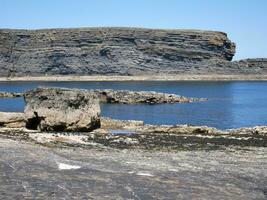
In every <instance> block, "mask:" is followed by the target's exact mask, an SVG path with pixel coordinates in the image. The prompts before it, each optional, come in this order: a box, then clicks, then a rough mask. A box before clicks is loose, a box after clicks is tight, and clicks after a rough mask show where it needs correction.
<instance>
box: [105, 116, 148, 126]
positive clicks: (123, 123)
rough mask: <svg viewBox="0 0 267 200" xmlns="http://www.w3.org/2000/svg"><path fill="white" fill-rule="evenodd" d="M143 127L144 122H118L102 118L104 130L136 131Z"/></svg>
mask: <svg viewBox="0 0 267 200" xmlns="http://www.w3.org/2000/svg"><path fill="white" fill-rule="evenodd" d="M139 126H141V127H143V126H144V122H143V121H139V120H118V119H112V118H109V117H101V128H102V129H136V128H137V127H139Z"/></svg>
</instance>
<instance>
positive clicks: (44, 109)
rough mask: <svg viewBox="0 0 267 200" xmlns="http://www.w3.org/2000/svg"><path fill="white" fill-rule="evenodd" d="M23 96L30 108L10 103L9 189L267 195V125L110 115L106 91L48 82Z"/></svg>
mask: <svg viewBox="0 0 267 200" xmlns="http://www.w3.org/2000/svg"><path fill="white" fill-rule="evenodd" d="M113 92H114V91H112V92H111V94H113ZM119 94H123V93H121V92H119ZM149 94H151V93H149ZM152 94H153V93H152ZM126 95H128V96H131V95H132V93H130V94H128V93H127V94H126ZM23 96H24V98H25V103H26V106H25V112H24V113H7V112H0V155H1V156H0V171H1V172H2V173H0V198H1V197H7V196H8V197H9V198H11V199H21V198H25V199H61V198H62V199H68V198H69V197H70V196H71V197H72V198H76V199H90V198H91V199H101V200H102V199H114V200H115V199H116V200H117V199H155V198H157V199H177V198H185V199H195V198H203V197H205V198H206V199H229V200H230V199H240V198H242V199H246V198H247V197H248V196H249V197H250V199H255V200H256V199H265V198H266V195H267V193H266V191H267V188H266V173H265V172H266V165H267V162H266V160H267V159H266V153H267V152H266V147H267V126H257V127H251V128H240V129H233V130H218V129H215V128H211V127H206V126H192V125H172V126H171V125H149V124H144V122H143V121H136V120H116V119H111V118H105V117H101V115H100V109H99V100H100V99H99V97H100V96H99V94H97V93H95V92H92V91H88V90H77V89H76V90H75V89H72V90H70V89H62V88H61V89H59V88H38V89H34V90H31V91H27V92H25V93H24V94H23ZM163 96H164V95H163ZM117 97H119V98H121V96H120V95H118V96H116V98H117ZM167 97H169V96H168V95H167ZM105 98H106V96H105ZM105 98H104V100H105ZM161 98H162V95H161ZM173 98H174V97H173V96H171V99H173ZM122 99H123V98H122ZM138 99H139V97H138V98H137V100H136V102H137V103H147V101H141V102H140V101H139V100H138ZM102 101H103V98H102ZM157 102H158V101H156V103H157ZM122 103H125V102H124V101H122ZM127 103H128V102H127ZM129 103H132V101H130V102H129ZM161 103H162V102H161ZM163 103H168V101H163ZM163 187H164V189H162V188H163Z"/></svg>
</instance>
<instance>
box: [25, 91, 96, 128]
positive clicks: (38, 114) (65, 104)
mask: <svg viewBox="0 0 267 200" xmlns="http://www.w3.org/2000/svg"><path fill="white" fill-rule="evenodd" d="M24 99H25V102H26V107H25V111H24V112H25V115H26V119H27V127H28V128H32V129H37V128H38V129H40V130H43V131H91V130H93V129H95V128H98V127H99V126H100V119H99V115H100V107H99V100H98V97H97V96H96V95H95V94H94V93H91V92H88V91H86V90H75V89H62V88H61V89H60V88H37V89H34V90H30V91H27V92H26V93H25V94H24Z"/></svg>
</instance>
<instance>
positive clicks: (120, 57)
mask: <svg viewBox="0 0 267 200" xmlns="http://www.w3.org/2000/svg"><path fill="white" fill-rule="evenodd" d="M234 53H235V44H234V43H232V42H231V41H230V40H229V39H228V38H227V35H226V34H225V33H223V32H217V31H201V30H160V29H140V28H80V29H44V30H10V29H1V30H0V74H1V76H11V77H12V76H25V75H46V74H47V75H59V74H61V75H67V74H74V75H144V74H180V73H184V74H188V73H189V74H191V73H192V74H206V73H207V72H211V73H212V72H217V73H220V72H224V73H229V72H231V71H229V70H231V69H227V68H224V67H221V66H220V63H222V62H225V63H226V64H228V63H230V62H229V61H230V60H231V59H232V57H233V56H234ZM217 63H219V64H218V65H217ZM210 66H212V68H210ZM233 70H237V71H236V72H238V73H239V72H242V70H243V69H239V68H234V69H233Z"/></svg>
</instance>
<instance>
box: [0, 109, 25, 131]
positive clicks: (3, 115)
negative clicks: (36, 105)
mask: <svg viewBox="0 0 267 200" xmlns="http://www.w3.org/2000/svg"><path fill="white" fill-rule="evenodd" d="M25 125H26V119H25V115H24V113H17V112H0V127H6V128H23V127H25Z"/></svg>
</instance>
